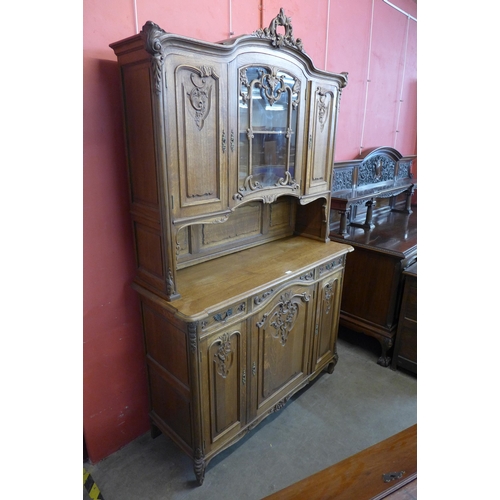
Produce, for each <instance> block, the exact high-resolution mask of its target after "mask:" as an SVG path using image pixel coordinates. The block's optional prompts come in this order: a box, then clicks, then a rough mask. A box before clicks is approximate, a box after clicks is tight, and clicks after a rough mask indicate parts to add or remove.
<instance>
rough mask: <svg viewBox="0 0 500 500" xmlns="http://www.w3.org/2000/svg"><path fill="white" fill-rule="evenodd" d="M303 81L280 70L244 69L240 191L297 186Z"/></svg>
mask: <svg viewBox="0 0 500 500" xmlns="http://www.w3.org/2000/svg"><path fill="white" fill-rule="evenodd" d="M299 96H300V80H299V79H297V78H295V77H294V76H293V75H290V74H288V73H286V72H284V71H282V70H280V69H278V68H275V67H267V66H248V67H245V68H242V69H241V70H240V93H239V169H238V188H239V192H240V193H241V194H242V195H243V196H244V195H245V193H247V192H248V191H254V190H256V189H261V188H264V187H270V186H291V185H293V184H295V180H294V177H295V142H296V136H297V112H298V111H297V109H298V106H299Z"/></svg>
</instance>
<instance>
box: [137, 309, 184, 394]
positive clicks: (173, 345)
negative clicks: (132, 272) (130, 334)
mask: <svg viewBox="0 0 500 500" xmlns="http://www.w3.org/2000/svg"><path fill="white" fill-rule="evenodd" d="M142 310H143V324H144V334H145V345H146V355H147V356H148V357H150V358H152V359H153V360H155V361H156V362H157V363H158V364H159V365H160V366H161V367H162V368H164V369H165V370H166V371H167V372H168V374H170V375H171V376H173V377H175V379H176V380H178V381H179V382H180V383H182V384H183V385H184V386H185V387H186V388H188V387H189V370H188V363H187V346H186V335H185V333H184V332H183V331H181V330H179V329H178V328H176V327H175V326H173V325H172V324H171V323H170V322H169V321H168V319H167V318H166V317H165V316H163V315H162V314H160V313H159V312H158V311H156V310H154V309H153V308H152V307H151V306H150V305H149V304H147V303H144V304H143V306H142Z"/></svg>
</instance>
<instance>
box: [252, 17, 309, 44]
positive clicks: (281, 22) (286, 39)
mask: <svg viewBox="0 0 500 500" xmlns="http://www.w3.org/2000/svg"><path fill="white" fill-rule="evenodd" d="M278 26H283V27H284V28H285V34H284V35H283V34H281V33H278V31H277V28H278ZM254 35H255V36H257V37H259V38H268V39H269V40H271V45H272V46H273V47H276V48H281V47H283V46H285V45H286V46H288V47H293V48H295V49H298V50H300V51H301V52H303V51H304V47H303V45H302V40H301V39H300V38H297V39H295V38H294V37H293V28H292V18H291V17H287V16H285V12H284V10H283V8H281V9H280V12H279V14H278V15H277V16H276V17H275V18H274V19H273V20H272V21H271V23H270V24H269V28H263V29H258V30H257V31H255V32H254Z"/></svg>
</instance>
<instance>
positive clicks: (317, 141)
mask: <svg viewBox="0 0 500 500" xmlns="http://www.w3.org/2000/svg"><path fill="white" fill-rule="evenodd" d="M337 99H338V88H337V87H336V86H333V85H330V86H325V85H321V86H320V85H319V84H317V83H316V82H313V83H312V84H311V92H310V108H309V110H310V114H309V132H308V138H307V142H308V147H307V179H306V186H305V194H316V193H321V192H328V191H329V190H330V179H331V175H332V168H333V155H334V137H335V121H336V120H335V116H336V113H337Z"/></svg>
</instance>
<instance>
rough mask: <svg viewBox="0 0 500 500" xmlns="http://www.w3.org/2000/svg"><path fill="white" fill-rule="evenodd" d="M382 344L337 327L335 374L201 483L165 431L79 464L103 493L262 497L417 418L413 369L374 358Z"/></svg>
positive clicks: (116, 496) (133, 497)
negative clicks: (380, 362)
mask: <svg viewBox="0 0 500 500" xmlns="http://www.w3.org/2000/svg"><path fill="white" fill-rule="evenodd" d="M379 350H380V349H379V347H378V342H377V341H375V340H374V339H372V338H370V337H364V336H360V335H353V334H350V335H348V336H346V335H345V334H343V335H341V337H340V338H339V341H338V354H339V361H338V363H337V366H336V367H335V371H334V372H333V374H331V375H329V374H328V373H324V374H322V375H321V376H320V377H318V378H317V379H316V380H315V381H314V382H313V383H312V384H310V385H309V386H308V387H306V388H305V389H304V390H302V391H301V392H299V393H298V394H296V395H295V396H294V397H293V398H291V399H290V400H289V401H288V403H287V405H286V406H285V407H284V408H283V409H282V410H281V411H279V412H277V413H275V414H272V416H270V417H268V418H267V419H266V420H264V421H263V422H262V423H261V424H260V425H259V426H257V427H256V428H255V429H254V430H252V431H251V432H250V433H248V434H247V435H246V436H245V437H244V438H243V439H242V440H240V441H239V442H238V443H237V444H235V445H234V446H232V447H231V448H229V449H228V450H226V451H224V452H223V453H221V454H220V455H218V456H217V457H215V458H214V459H213V460H212V461H211V462H209V464H208V467H207V470H206V474H205V481H204V483H203V485H202V486H197V483H196V481H195V477H194V472H193V466H192V462H191V460H190V459H189V458H188V457H187V456H186V455H184V453H182V452H181V451H180V450H179V449H178V448H177V447H176V446H175V445H174V444H173V443H172V442H171V441H170V440H169V439H168V438H166V437H165V436H163V435H161V436H159V437H158V438H156V439H152V438H151V437H150V436H149V433H148V434H145V435H143V436H141V437H139V438H138V439H136V440H135V441H133V442H132V443H130V444H128V445H127V446H125V447H124V448H122V449H121V450H119V451H117V452H116V453H114V454H113V455H111V456H110V457H108V458H106V459H105V460H102V461H101V462H99V463H98V464H89V463H84V467H85V468H86V470H87V471H88V472H89V473H90V474H91V476H92V479H93V480H94V482H95V483H96V485H97V486H98V488H99V490H100V491H101V495H102V497H103V498H104V500H164V499H165V500H180V499H183V500H184V499H203V500H210V499H217V500H232V499H235V500H241V499H252V500H254V499H255V500H260V499H262V498H263V497H265V496H267V495H269V494H271V493H273V492H275V491H277V490H280V489H282V488H284V487H286V486H288V485H290V484H292V483H295V482H296V481H299V480H300V479H303V478H304V477H307V476H309V475H311V474H313V473H315V472H318V471H320V470H322V469H325V468H326V467H328V466H330V465H332V464H335V463H337V462H339V461H341V460H343V459H344V458H347V457H349V456H351V455H353V454H354V453H357V452H358V451H361V450H363V449H365V448H367V447H368V446H371V445H373V444H375V443H377V442H379V441H381V440H383V439H386V438H388V437H389V436H392V435H394V434H396V433H397V432H399V431H401V430H403V429H406V428H407V427H410V426H411V425H413V424H415V423H417V378H416V376H414V375H412V374H409V373H407V372H404V371H400V370H398V371H393V370H391V369H390V368H383V367H381V366H379V365H377V363H376V361H377V358H378V355H379ZM83 498H84V500H88V499H89V495H88V494H87V492H86V490H85V489H84V494H83Z"/></svg>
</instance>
